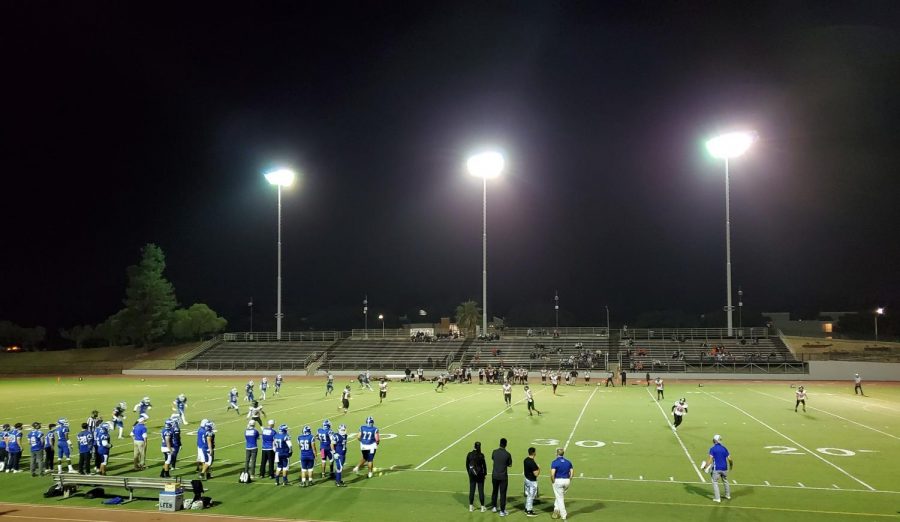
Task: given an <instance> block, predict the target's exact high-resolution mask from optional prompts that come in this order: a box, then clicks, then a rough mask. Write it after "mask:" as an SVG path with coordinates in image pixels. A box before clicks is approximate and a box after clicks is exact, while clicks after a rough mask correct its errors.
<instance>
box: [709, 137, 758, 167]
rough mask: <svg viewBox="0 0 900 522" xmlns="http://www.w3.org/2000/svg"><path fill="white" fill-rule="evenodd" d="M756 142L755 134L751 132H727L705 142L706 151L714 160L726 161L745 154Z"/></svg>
mask: <svg viewBox="0 0 900 522" xmlns="http://www.w3.org/2000/svg"><path fill="white" fill-rule="evenodd" d="M756 140H757V134H756V133H755V132H752V131H740V132H729V133H727V134H722V135H719V136H716V137H715V138H712V139H711V140H709V141H707V142H706V150H707V151H709V153H710V155H712V157H714V158H718V159H724V160H727V159H730V158H736V157H738V156H740V155H741V154H743V153H745V152H747V149H749V148H750V146H751V145H753V143H754V142H755V141H756Z"/></svg>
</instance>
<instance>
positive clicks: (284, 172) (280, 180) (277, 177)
mask: <svg viewBox="0 0 900 522" xmlns="http://www.w3.org/2000/svg"><path fill="white" fill-rule="evenodd" d="M265 177H266V180H267V181H268V182H269V183H271V184H272V185H275V186H276V187H278V303H277V309H276V312H275V338H276V339H277V340H279V341H280V340H281V319H282V318H283V317H284V314H283V313H281V188H282V187H290V186H291V185H293V184H294V179H295V178H296V177H297V176H296V174H294V171H293V170H291V169H278V170H273V171H271V172H267V173H266V174H265Z"/></svg>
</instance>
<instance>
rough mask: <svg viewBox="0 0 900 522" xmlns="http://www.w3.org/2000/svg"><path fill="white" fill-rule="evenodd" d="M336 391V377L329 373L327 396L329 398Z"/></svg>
mask: <svg viewBox="0 0 900 522" xmlns="http://www.w3.org/2000/svg"><path fill="white" fill-rule="evenodd" d="M333 391H334V375H332V374H331V372H328V377H326V378H325V396H326V397H328V396H329V395H331V392H333Z"/></svg>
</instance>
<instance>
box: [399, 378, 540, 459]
mask: <svg viewBox="0 0 900 522" xmlns="http://www.w3.org/2000/svg"><path fill="white" fill-rule="evenodd" d="M542 391H543V390H538V391H537V393H541V392H542ZM537 393H536V394H537ZM536 394H535V395H536ZM524 400H525V398H524V397H523V398H521V399H519V400H517V401H516V402H514V403H513V404H519V403H521V402H522V401H524ZM507 411H509V408H508V407H507V408H503V409H502V410H500V412H499V413H497V414H496V415H494V416H493V417H491V418H490V419H488V420H486V421H484V422H482V423H481V424H479V425H478V426H475V427H474V428H473V429H472V431H470V432H468V433H466V434H465V435H463V436H462V437H460V438H458V439H456V440H455V441H453V442H451V443H450V445H449V446H447V447H446V448H444V449H442V450H441V451H439V452H437V453H435V454H434V455H432V456H431V457H429V458H428V459H426V460H425V462H423V463H421V464H419V465H418V466H416V468H415V469H420V468H421V467H422V466H424V465H425V464H428V463H429V462H431V461H432V460H434V459H436V458H438V457H440V456H441V455H442V454H443V453H444V452H445V451H447V450H448V449H450V448H452V447H453V446H456V445H457V444H459V443H460V442H461V441H462V440H463V439H465V438H466V437H468V436H469V435H471V434H473V433H475V432H476V431H478V430H480V429H481V428H483V427H484V426H487V425H488V424H489V423H490V422H491V421H492V420H494V419H496V418H497V417H499V416H501V415H503V414H505V413H506V412H507Z"/></svg>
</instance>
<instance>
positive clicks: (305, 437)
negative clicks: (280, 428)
mask: <svg viewBox="0 0 900 522" xmlns="http://www.w3.org/2000/svg"><path fill="white" fill-rule="evenodd" d="M297 448H299V449H300V487H304V488H305V487H307V486H312V480H313V470H314V469H315V467H316V439H315V437H313V434H312V429H311V428H310V427H309V426H303V431H302V432H301V433H300V435H298V436H297ZM307 479H308V480H309V483H307V482H306V481H307Z"/></svg>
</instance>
